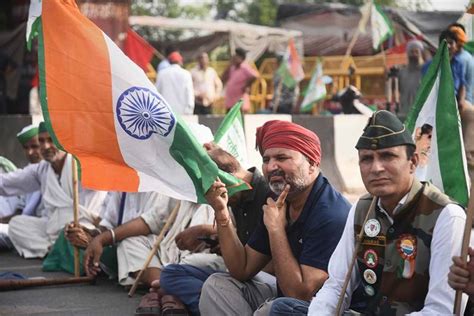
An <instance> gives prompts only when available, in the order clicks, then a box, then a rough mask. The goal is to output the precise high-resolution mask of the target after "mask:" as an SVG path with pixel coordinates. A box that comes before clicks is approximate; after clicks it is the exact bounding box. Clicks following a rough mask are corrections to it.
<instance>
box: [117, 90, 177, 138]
mask: <svg viewBox="0 0 474 316" xmlns="http://www.w3.org/2000/svg"><path fill="white" fill-rule="evenodd" d="M117 119H118V121H119V123H120V126H122V128H123V130H124V131H125V132H126V133H127V134H128V135H130V136H132V137H134V138H137V139H147V138H149V137H150V136H151V135H152V134H153V133H156V134H159V135H161V136H167V135H168V134H169V133H170V132H171V130H172V129H173V126H174V124H175V118H174V116H173V113H171V111H170V109H169V107H168V104H166V102H165V101H164V100H163V98H162V97H160V96H159V95H157V94H156V93H154V92H152V91H150V90H149V89H147V88H141V87H132V88H129V89H127V90H125V91H124V92H123V93H122V94H121V95H120V97H119V99H118V101H117Z"/></svg>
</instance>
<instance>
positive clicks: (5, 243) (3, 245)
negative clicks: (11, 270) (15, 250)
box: [0, 223, 13, 249]
mask: <svg viewBox="0 0 474 316" xmlns="http://www.w3.org/2000/svg"><path fill="white" fill-rule="evenodd" d="M12 247H13V245H12V242H11V241H10V238H9V237H8V224H1V223H0V249H11V248H12Z"/></svg>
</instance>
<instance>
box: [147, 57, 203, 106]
mask: <svg viewBox="0 0 474 316" xmlns="http://www.w3.org/2000/svg"><path fill="white" fill-rule="evenodd" d="M156 89H157V90H158V92H159V93H160V94H161V95H162V96H163V98H165V100H166V102H167V103H168V104H169V105H170V106H171V108H172V109H173V112H174V113H176V114H180V115H183V114H193V112H194V88H193V79H192V78H191V73H190V72H189V71H187V70H186V69H183V68H182V67H181V66H180V65H178V64H173V65H171V66H169V67H167V68H166V69H163V70H162V71H160V73H159V74H158V79H157V80H156Z"/></svg>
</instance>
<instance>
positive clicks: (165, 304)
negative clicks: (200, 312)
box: [161, 295, 190, 316]
mask: <svg viewBox="0 0 474 316" xmlns="http://www.w3.org/2000/svg"><path fill="white" fill-rule="evenodd" d="M161 306H162V311H161V315H162V316H189V315H190V314H189V313H188V311H187V309H186V307H185V306H184V304H183V303H182V302H181V301H180V300H179V299H178V298H177V297H176V296H173V295H164V296H163V297H162V298H161Z"/></svg>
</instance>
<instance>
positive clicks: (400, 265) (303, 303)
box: [0, 111, 474, 315]
mask: <svg viewBox="0 0 474 316" xmlns="http://www.w3.org/2000/svg"><path fill="white" fill-rule="evenodd" d="M196 136H197V135H196ZM36 137H37V139H38V141H39V151H40V153H41V155H42V157H43V159H44V160H42V161H40V162H37V163H32V164H30V165H28V166H27V167H25V168H24V169H21V170H16V171H12V172H10V173H5V174H1V175H0V195H3V196H12V195H23V194H26V193H30V192H35V191H40V193H41V202H40V203H37V205H41V207H43V208H44V211H42V212H41V213H36V214H40V215H39V216H29V215H26V214H25V215H16V216H13V217H12V218H11V219H10V220H9V223H8V224H5V225H7V226H6V229H3V231H6V236H3V237H4V238H5V239H8V240H9V242H10V243H11V244H12V246H13V247H14V248H15V249H16V250H17V251H18V253H19V254H20V255H22V256H24V257H25V258H32V257H40V258H43V257H45V256H46V257H45V260H44V264H43V267H44V268H45V269H58V268H59V269H63V270H67V271H71V269H72V268H71V258H72V251H71V245H74V246H78V247H80V248H82V249H85V250H84V253H83V255H84V260H83V268H84V272H85V273H86V274H88V275H97V274H99V273H101V271H104V272H106V273H107V274H109V275H111V276H115V277H117V279H118V281H119V283H120V284H122V285H124V286H128V285H130V284H132V283H133V282H134V281H135V278H136V277H137V274H138V272H139V271H140V270H141V269H142V266H143V263H144V261H145V259H146V257H147V256H148V253H149V252H150V250H151V249H152V248H153V245H154V243H155V239H156V234H159V233H160V231H161V230H162V228H163V226H164V224H165V223H166V221H167V219H168V217H169V215H170V213H171V210H173V209H175V208H177V209H178V213H177V214H178V215H177V218H176V220H175V222H174V223H173V225H172V226H171V228H170V230H169V231H168V233H167V234H166V235H165V237H164V239H163V240H162V242H161V243H160V247H159V248H158V250H157V252H156V253H155V256H154V257H153V259H152V261H151V263H150V264H149V266H148V268H147V269H145V270H144V271H143V276H142V277H141V279H140V281H141V282H142V283H143V284H144V285H145V286H148V287H151V288H152V291H151V292H150V293H149V294H146V295H145V296H144V297H143V299H142V302H141V303H140V305H139V306H138V308H137V310H136V315H189V314H191V315H200V314H202V315H308V314H309V315H337V314H338V313H339V314H343V313H344V314H345V315H357V313H362V314H369V315H405V314H409V315H439V314H452V312H453V306H454V296H455V290H454V289H453V288H451V287H450V286H449V285H448V272H449V271H450V266H451V265H452V260H451V258H452V257H453V256H458V255H459V254H460V248H461V240H462V237H463V236H462V232H463V231H464V225H465V221H466V215H465V212H464V209H463V208H462V207H461V206H460V205H459V204H457V203H456V202H454V201H452V200H450V199H449V197H447V196H446V195H445V194H443V193H442V192H441V191H440V190H438V189H437V188H436V187H434V186H433V185H432V184H430V183H425V182H420V181H418V180H417V179H416V178H415V170H416V167H417V164H418V159H419V158H418V153H417V151H416V146H415V143H414V141H413V138H412V135H411V134H410V133H409V132H408V130H406V129H405V126H404V125H403V124H402V123H401V122H400V121H399V120H398V118H397V117H396V116H395V115H393V114H392V113H390V112H387V111H378V112H375V113H374V114H373V115H372V117H371V118H370V119H369V121H368V123H367V126H366V127H365V128H364V130H363V133H362V135H361V136H360V138H359V140H358V142H357V144H356V146H355V147H356V149H357V150H358V155H359V168H360V173H361V177H362V180H363V183H364V185H365V188H366V189H367V191H368V194H367V195H365V196H363V197H361V198H360V199H359V200H358V201H357V202H356V203H355V204H354V205H352V206H351V204H350V203H349V202H348V201H347V200H346V199H345V198H344V197H343V196H342V195H341V193H339V192H338V191H337V190H336V189H335V188H334V187H333V186H332V185H331V184H330V183H329V181H328V180H327V179H326V178H325V177H324V175H323V174H322V172H321V169H320V164H321V156H322V153H321V144H320V140H319V138H318V136H317V135H316V134H315V133H314V132H312V131H310V130H308V129H306V128H304V127H302V126H300V125H297V124H294V123H291V122H285V121H278V120H273V121H268V122H266V123H265V124H264V125H263V126H261V127H259V128H258V129H257V131H256V143H257V147H258V150H259V152H260V154H261V155H262V161H263V164H262V172H263V175H262V174H261V173H260V172H259V171H258V169H256V168H251V169H244V168H243V167H242V166H241V165H240V164H239V163H238V161H237V160H236V159H235V158H234V157H232V156H231V155H230V154H229V153H227V152H225V151H224V150H222V149H221V148H219V147H218V146H217V145H215V144H213V143H209V142H206V141H205V140H202V142H203V143H204V148H205V149H206V150H207V152H208V154H209V156H210V157H211V158H212V159H213V160H214V161H215V162H216V164H217V166H218V167H219V168H220V169H222V170H224V171H226V172H229V173H231V174H233V175H234V176H236V177H238V178H240V179H242V180H244V181H245V182H247V183H249V184H250V185H251V187H252V189H250V190H247V191H242V192H239V193H237V194H234V195H233V196H228V194H227V188H226V186H225V185H224V184H223V183H222V182H220V180H219V179H216V180H215V182H214V183H213V185H212V186H211V187H210V189H209V190H208V192H207V193H206V199H207V202H208V204H203V205H200V204H195V203H191V202H188V201H177V200H174V199H172V198H169V197H166V196H163V195H161V194H160V193H158V192H148V193H123V192H109V193H106V192H97V191H91V190H86V189H84V188H80V201H79V202H80V207H79V215H80V216H79V217H80V220H79V222H80V224H79V225H74V224H71V222H72V217H73V215H72V211H71V206H72V181H71V174H72V171H71V170H72V169H71V158H72V157H71V156H70V155H69V154H66V153H65V152H63V151H61V150H59V149H58V148H56V146H55V145H54V143H53V142H52V139H51V136H50V134H49V133H48V130H47V128H46V126H45V124H44V123H42V124H40V126H39V130H38V135H37V136H36ZM25 150H26V148H25ZM1 232H2V230H0V233H1ZM458 261H459V260H458V258H456V259H455V265H453V267H451V274H450V275H449V277H450V280H449V282H450V283H449V284H450V285H451V286H453V287H454V288H456V289H461V290H465V291H466V292H467V293H470V292H469V291H468V290H467V289H469V282H473V281H472V278H474V273H472V272H473V271H472V268H470V270H469V267H467V266H466V265H464V264H462V263H459V262H458ZM470 286H471V287H473V285H472V283H471V285H470ZM467 299H468V297H467V295H463V297H462V303H461V308H462V310H464V308H465V306H466V303H467Z"/></svg>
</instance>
